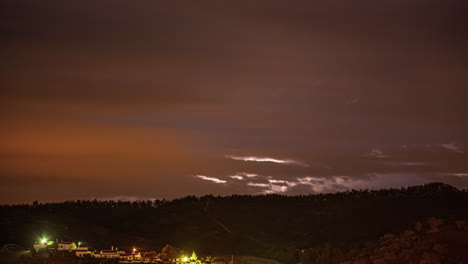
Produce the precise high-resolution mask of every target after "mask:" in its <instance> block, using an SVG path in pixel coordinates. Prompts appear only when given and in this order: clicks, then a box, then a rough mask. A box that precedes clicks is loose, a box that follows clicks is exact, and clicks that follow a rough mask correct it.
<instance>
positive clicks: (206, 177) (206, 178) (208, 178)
mask: <svg viewBox="0 0 468 264" xmlns="http://www.w3.org/2000/svg"><path fill="white" fill-rule="evenodd" d="M195 177H196V178H199V179H202V180H205V181H211V182H214V183H218V184H224V183H226V181H225V180H221V179H218V178H215V177H208V176H205V175H195Z"/></svg>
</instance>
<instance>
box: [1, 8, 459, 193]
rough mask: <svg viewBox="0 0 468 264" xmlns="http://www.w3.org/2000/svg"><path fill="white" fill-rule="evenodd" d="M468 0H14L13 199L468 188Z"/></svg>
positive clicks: (8, 149) (8, 182)
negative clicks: (440, 184)
mask: <svg viewBox="0 0 468 264" xmlns="http://www.w3.org/2000/svg"><path fill="white" fill-rule="evenodd" d="M467 11H468V5H467V4H466V3H465V1H457V0H450V1H432V0H430V1H420V0H411V1H403V0H401V1H386V0H385V1H379V2H375V1H370V0H362V1H353V2H349V3H343V1H302V0H301V1H294V3H288V4H285V3H284V1H266V0H258V1H257V0H255V1H248V3H247V2H240V1H223V2H222V3H220V2H219V1H201V2H200V1H197V2H193V1H170V2H154V1H139V2H138V3H136V2H134V1H130V0H118V1H76V2H73V3H71V2H65V1H14V0H6V1H2V3H1V4H0V17H1V20H0V30H1V32H2V34H1V37H0V38H1V42H0V56H1V58H2V59H1V60H0V86H1V87H2V89H1V91H0V104H1V108H0V117H1V118H2V121H3V122H2V124H3V125H2V127H1V128H0V149H1V150H0V159H1V160H0V165H1V166H0V175H1V176H0V177H1V178H2V182H3V183H4V184H3V187H2V188H3V189H4V190H5V192H2V197H1V201H0V202H14V201H30V200H34V199H39V200H63V199H70V198H72V197H75V198H77V199H78V198H88V197H97V198H99V197H175V196H181V195H185V194H205V193H217V194H230V193H259V192H260V193H261V192H265V191H270V192H280V193H288V194H297V193H307V192H328V191H339V190H345V189H347V188H367V187H368V188H379V187H389V186H390V187H396V186H402V185H410V184H419V183H424V182H427V181H434V180H440V181H444V182H448V183H451V184H454V185H455V186H457V187H467V182H466V180H465V179H466V176H464V175H465V174H466V173H468V166H467V165H466V164H468V162H467V154H466V148H467V145H466V144H467V136H466V135H468V123H467V122H466V113H465V112H466V111H465V110H464V108H465V104H466V102H465V98H467V92H466V86H467V85H468V75H467V72H468V50H467V49H466V47H467V46H468V34H466V29H467V28H466V25H467V24H468V21H467V18H466V13H467ZM403 146H404V147H403ZM226 156H237V157H263V158H270V159H276V160H289V161H295V162H296V163H295V164H296V165H299V164H302V165H307V166H295V165H293V164H284V163H283V164H282V163H274V162H252V161H242V160H233V159H227V158H226ZM239 173H250V174H258V176H257V177H246V176H245V175H244V177H243V179H242V180H240V179H236V178H232V177H229V176H233V175H240V174H239ZM196 175H203V176H205V177H209V178H216V179H220V180H222V181H226V183H225V184H217V183H215V182H212V181H211V182H210V181H209V180H206V179H205V180H203V179H201V178H199V177H198V178H197V177H195V176H196ZM301 179H302V180H301ZM271 180H274V181H277V182H273V183H272V182H271ZM280 181H283V182H280ZM301 181H302V182H301ZM38 182H39V183H40V185H35V184H33V183H38ZM107 182H112V184H110V185H106V186H107V187H106V188H105V189H103V188H101V187H102V186H103V185H104V184H106V183H107ZM248 183H252V184H250V185H249V184H248ZM86 184H88V185H90V186H92V188H91V190H90V191H87V190H88V189H87V188H85V187H82V186H86ZM129 184H130V185H135V186H139V187H138V191H135V190H134V189H131V188H128V185H129ZM258 184H268V187H266V186H263V185H262V186H263V187H262V186H255V185H258ZM288 184H289V185H288ZM37 186H40V187H41V188H36V187H37ZM57 186H59V188H60V189H61V190H64V191H63V192H61V193H58V192H53V191H52V190H55V189H57V188H58V187H57ZM76 186H78V187H79V188H76ZM282 187H287V190H286V189H285V188H282ZM8 190H17V191H16V192H15V191H8ZM136 192H138V193H136Z"/></svg>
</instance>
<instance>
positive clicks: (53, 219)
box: [0, 183, 468, 263]
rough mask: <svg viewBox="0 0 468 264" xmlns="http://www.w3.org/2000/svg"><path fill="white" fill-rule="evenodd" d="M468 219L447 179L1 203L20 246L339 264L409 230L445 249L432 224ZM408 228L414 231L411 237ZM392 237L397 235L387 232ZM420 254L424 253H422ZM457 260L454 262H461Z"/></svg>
mask: <svg viewBox="0 0 468 264" xmlns="http://www.w3.org/2000/svg"><path fill="white" fill-rule="evenodd" d="M431 217H433V218H431ZM428 219H431V220H429V222H428ZM440 219H443V220H440ZM467 219H468V191H467V190H459V189H456V188H454V187H452V186H449V185H446V184H442V183H432V184H427V185H423V186H414V187H408V188H402V189H389V190H379V191H370V190H360V191H349V192H343V193H337V194H319V195H306V196H281V195H262V196H250V195H232V196H227V197H217V196H212V195H207V196H203V197H194V196H187V197H184V198H181V199H175V200H172V201H165V200H162V201H159V200H157V201H154V202H152V201H139V202H118V201H68V202H63V203H48V204H41V203H38V202H35V203H34V204H32V205H3V206H1V207H0V244H12V243H13V244H18V245H20V246H22V247H24V248H27V249H29V248H31V245H32V244H33V243H34V241H35V240H37V239H38V238H39V237H41V236H44V235H45V236H48V237H58V238H60V239H62V240H74V241H82V242H83V243H85V244H86V245H87V246H89V247H94V248H96V249H101V248H110V246H111V245H114V246H119V247H122V248H125V247H126V248H131V247H133V246H137V247H139V248H142V249H154V250H160V249H161V248H162V247H163V246H164V245H166V244H171V245H175V246H177V247H179V248H181V249H184V250H186V251H188V252H191V251H192V250H195V251H197V253H199V254H201V255H202V254H206V255H215V254H226V255H229V254H235V255H250V256H258V257H266V258H271V259H275V260H278V261H280V262H283V263H296V262H299V261H302V262H303V263H337V262H341V261H345V260H346V258H350V259H351V260H352V261H358V260H360V259H363V258H362V256H359V254H361V255H362V254H364V255H365V254H367V255H366V256H367V257H366V258H367V261H373V260H374V259H372V255H373V254H375V255H376V257H375V258H376V259H379V258H383V254H384V253H385V252H383V251H382V252H381V253H382V254H381V255H378V254H380V253H378V250H379V248H381V247H384V246H388V245H392V243H394V244H395V243H396V244H398V243H400V242H401V241H402V240H401V239H402V236H408V237H411V239H414V241H413V240H412V241H413V242H414V243H416V242H418V241H425V240H427V241H431V242H427V243H426V244H430V245H426V247H430V250H432V251H434V247H435V245H436V244H440V245H438V246H436V247H438V250H439V251H441V252H442V251H444V250H445V248H446V247H448V246H449V244H450V243H448V244H447V243H445V244H444V243H443V242H440V243H439V242H437V241H436V240H435V239H437V236H435V235H434V234H433V233H434V232H429V230H431V229H432V228H433V227H432V226H431V224H430V223H439V222H438V221H442V223H443V224H440V223H439V224H438V225H436V227H437V226H443V225H446V224H447V223H453V224H451V225H448V226H447V227H446V228H447V230H448V231H447V232H452V233H450V234H452V235H453V234H455V233H456V234H455V235H453V236H455V237H457V236H462V237H463V235H465V234H466V232H465V231H466V230H464V229H463V228H464V227H457V228H459V230H458V229H457V228H455V226H456V224H455V223H463V222H460V221H461V220H467ZM431 221H432V222H431ZM457 221H458V222H457ZM418 222H420V223H423V224H422V227H421V229H420V230H417V228H416V227H415V223H418ZM415 228H416V229H415ZM405 230H407V231H411V232H414V234H413V233H411V232H410V233H406V234H405V233H404V232H405ZM442 231H444V230H442ZM453 232H455V233H453ZM463 232H465V233H463ZM386 234H395V236H387V237H386V238H384V236H385V235H386ZM385 241H386V242H385ZM413 242H411V243H413ZM459 242H460V241H459ZM381 243H383V244H381ZM385 243H387V244H385ZM408 243H409V242H408ZM418 243H419V242H418ZM431 243H432V244H431ZM460 243H463V242H460ZM411 245H413V244H411ZM418 245H419V244H414V245H413V246H412V248H414V247H416V246H418ZM457 245H458V244H457ZM363 250H364V252H365V253H362V252H361V251H363ZM415 250H419V251H417V252H419V253H420V254H423V253H425V251H424V250H423V249H421V250H420V249H415ZM447 250H450V249H447ZM423 251H424V252H423ZM432 251H430V252H432ZM329 252H332V253H329ZM348 252H354V254H355V255H352V254H351V255H350V254H348ZM366 252H367V253H366ZM399 252H400V251H399ZM428 252H429V251H428ZM430 252H429V253H430ZM434 252H436V251H434ZM451 252H456V249H455V250H451ZM393 253H395V252H393ZM419 253H418V254H419ZM432 253H433V252H432ZM389 254H391V253H387V257H388V256H390V255H389ZM326 256H328V257H326ZM332 256H339V257H337V258H336V259H333V257H332ZM421 256H422V255H421ZM391 257H393V255H392V256H391ZM426 257H427V256H426ZM325 258H328V259H325ZM324 259H325V260H324ZM453 259H454V260H453V261H454V262H453V263H456V261H459V259H458V260H457V259H456V258H455V257H454V258H453ZM362 261H366V260H362ZM395 261H396V260H395ZM350 263H353V262H350ZM362 263H366V262H362ZM369 263H373V262H369ZM400 263H405V262H402V261H401V262H400ZM407 263H410V262H409V260H408V262H407ZM418 263H419V262H418ZM426 263H430V262H426Z"/></svg>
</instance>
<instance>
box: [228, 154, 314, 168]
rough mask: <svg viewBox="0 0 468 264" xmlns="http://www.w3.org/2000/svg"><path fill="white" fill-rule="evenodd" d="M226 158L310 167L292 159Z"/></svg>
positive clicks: (229, 156) (229, 157)
mask: <svg viewBox="0 0 468 264" xmlns="http://www.w3.org/2000/svg"><path fill="white" fill-rule="evenodd" d="M226 158H228V159H233V160H240V161H255V162H272V163H278V164H287V165H297V166H302V167H309V165H308V164H305V163H302V162H299V161H296V160H292V159H275V158H270V157H255V156H231V155H227V156H226Z"/></svg>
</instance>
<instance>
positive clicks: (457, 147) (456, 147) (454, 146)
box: [440, 143, 463, 153]
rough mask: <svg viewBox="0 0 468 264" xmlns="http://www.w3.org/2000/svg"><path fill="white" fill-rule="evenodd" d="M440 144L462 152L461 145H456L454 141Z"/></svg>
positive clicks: (445, 147)
mask: <svg viewBox="0 0 468 264" xmlns="http://www.w3.org/2000/svg"><path fill="white" fill-rule="evenodd" d="M440 146H441V147H443V148H444V149H447V150H451V151H453V152H458V153H463V150H462V149H461V147H459V146H457V145H456V144H454V143H447V144H441V145H440Z"/></svg>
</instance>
